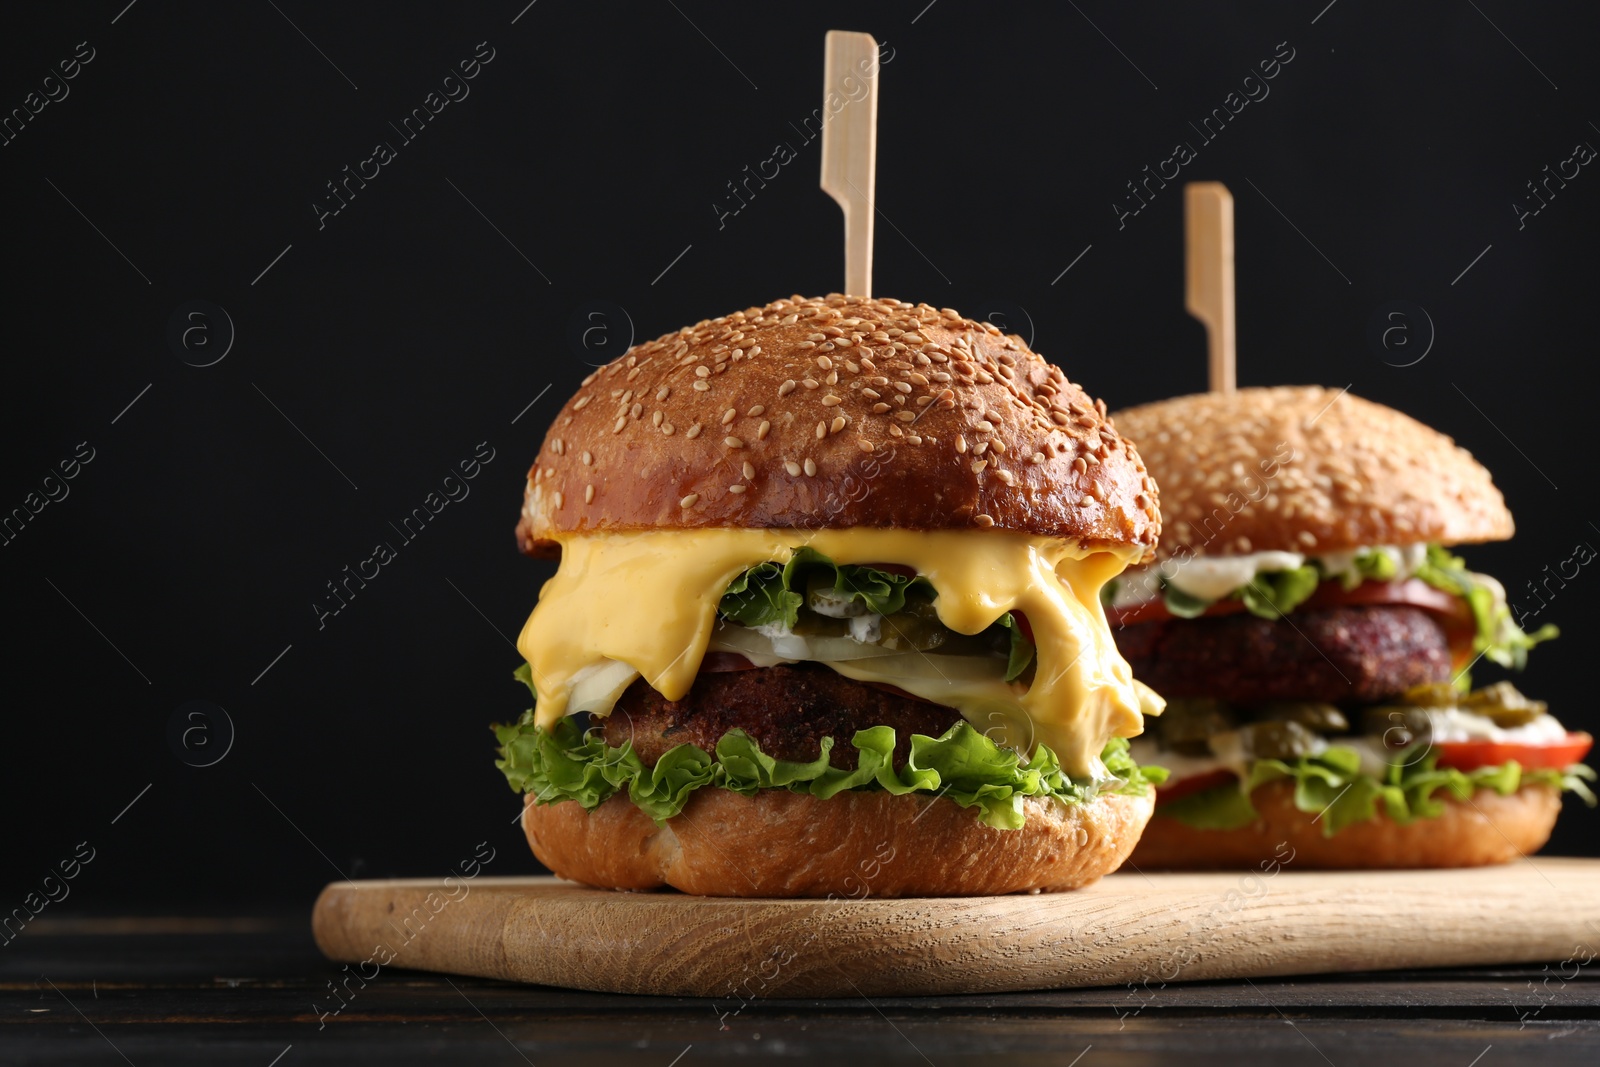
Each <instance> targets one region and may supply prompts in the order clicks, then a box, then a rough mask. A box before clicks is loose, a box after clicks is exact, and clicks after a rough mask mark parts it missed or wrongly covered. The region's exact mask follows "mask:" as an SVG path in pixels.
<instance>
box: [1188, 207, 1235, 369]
mask: <svg viewBox="0 0 1600 1067" xmlns="http://www.w3.org/2000/svg"><path fill="white" fill-rule="evenodd" d="M1183 224H1184V237H1185V243H1186V245H1187V247H1188V257H1187V259H1188V271H1187V279H1186V285H1185V287H1184V304H1185V306H1186V307H1187V308H1188V309H1189V314H1191V315H1193V316H1194V317H1195V318H1197V319H1199V320H1200V321H1201V322H1203V323H1205V326H1206V338H1207V340H1208V342H1209V349H1210V367H1211V391H1212V392H1213V393H1231V392H1233V391H1234V308H1233V194H1232V193H1230V192H1228V187H1227V186H1225V185H1223V184H1222V183H1221V182H1190V183H1189V184H1188V185H1185V186H1184V187H1183Z"/></svg>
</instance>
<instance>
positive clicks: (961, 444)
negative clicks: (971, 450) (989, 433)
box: [956, 434, 967, 456]
mask: <svg viewBox="0 0 1600 1067" xmlns="http://www.w3.org/2000/svg"><path fill="white" fill-rule="evenodd" d="M956 451H957V452H959V453H960V454H961V455H963V456H964V455H966V454H967V439H966V438H965V437H962V436H961V435H959V434H957V435H956Z"/></svg>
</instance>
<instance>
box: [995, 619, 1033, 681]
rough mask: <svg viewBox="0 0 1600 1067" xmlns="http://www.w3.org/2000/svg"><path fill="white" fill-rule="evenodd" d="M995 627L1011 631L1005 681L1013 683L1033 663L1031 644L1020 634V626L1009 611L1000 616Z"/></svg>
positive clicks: (1025, 635)
mask: <svg viewBox="0 0 1600 1067" xmlns="http://www.w3.org/2000/svg"><path fill="white" fill-rule="evenodd" d="M995 625H996V626H1004V627H1005V628H1006V629H1007V630H1010V631H1011V652H1010V654H1009V655H1008V656H1007V658H1006V681H1008V682H1014V681H1016V680H1017V679H1018V678H1021V677H1022V672H1023V671H1025V670H1027V669H1028V664H1030V663H1032V662H1033V653H1034V647H1033V642H1032V641H1030V640H1028V635H1027V634H1025V633H1023V632H1022V626H1021V625H1020V624H1019V623H1018V622H1017V620H1016V617H1015V616H1014V615H1012V614H1011V613H1010V612H1009V611H1008V612H1006V613H1005V614H1004V615H1002V616H1000V620H999V621H998V622H996V623H995Z"/></svg>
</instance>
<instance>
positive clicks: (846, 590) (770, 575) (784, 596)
mask: <svg viewBox="0 0 1600 1067" xmlns="http://www.w3.org/2000/svg"><path fill="white" fill-rule="evenodd" d="M820 569H828V570H831V571H832V572H833V574H832V586H833V589H834V590H835V592H836V593H838V594H840V595H842V596H843V597H844V599H845V600H846V601H847V602H852V603H853V602H855V601H860V602H861V603H862V604H864V605H865V606H866V608H867V610H868V611H870V612H872V613H874V614H877V615H893V614H894V613H895V612H897V611H902V610H904V609H905V606H906V594H907V593H908V592H909V591H910V590H911V589H912V588H918V589H922V590H925V591H926V592H927V593H928V595H929V596H930V597H931V596H932V595H933V587H932V586H931V585H929V584H928V580H927V579H926V578H922V577H916V578H908V577H906V576H905V575H903V574H890V573H889V572H888V571H881V570H878V569H877V568H876V567H862V566H857V565H855V564H850V563H846V564H838V563H834V562H833V560H831V559H829V558H828V557H827V556H824V555H823V554H822V553H821V552H818V551H816V550H815V549H812V548H797V549H795V552H794V555H792V556H790V557H789V562H787V563H784V564H778V563H763V564H760V565H759V566H756V567H751V568H750V569H749V570H747V571H745V572H744V573H743V574H741V575H739V576H738V577H737V578H735V579H734V580H733V581H732V582H731V583H729V585H728V588H727V591H726V592H725V593H723V595H722V602H721V604H719V605H718V610H719V611H721V612H722V614H723V615H725V616H727V617H728V618H730V619H732V620H733V621H734V622H737V623H741V624H743V625H745V626H766V625H769V624H772V623H781V624H782V625H784V626H787V627H790V628H793V627H794V625H795V623H796V622H798V621H799V613H800V608H801V607H802V606H803V605H804V604H805V599H806V598H805V592H804V590H805V587H806V579H807V578H809V577H810V575H811V574H812V573H814V572H815V571H817V570H820Z"/></svg>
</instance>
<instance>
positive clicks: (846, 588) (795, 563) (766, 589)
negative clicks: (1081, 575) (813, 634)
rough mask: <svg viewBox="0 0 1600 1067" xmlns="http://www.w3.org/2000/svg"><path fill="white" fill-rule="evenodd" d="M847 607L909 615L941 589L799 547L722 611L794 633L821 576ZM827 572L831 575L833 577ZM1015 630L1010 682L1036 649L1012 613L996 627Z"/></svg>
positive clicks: (731, 593) (747, 580) (743, 584)
mask: <svg viewBox="0 0 1600 1067" xmlns="http://www.w3.org/2000/svg"><path fill="white" fill-rule="evenodd" d="M819 571H822V572H824V574H823V577H824V580H825V581H826V583H827V584H828V585H831V587H832V589H833V590H834V592H835V594H836V595H839V596H840V597H841V598H842V599H843V600H844V601H845V602H846V603H856V602H860V603H861V604H862V605H863V606H865V607H866V609H867V611H869V612H871V613H873V614H875V615H893V614H895V613H896V612H900V611H904V610H905V606H906V597H907V595H908V594H910V593H911V592H912V591H913V590H915V591H917V592H919V593H921V594H923V595H925V596H926V597H927V598H928V599H929V600H932V599H933V598H934V597H936V596H937V595H938V593H937V591H936V590H935V589H934V588H933V586H932V585H931V584H930V583H929V582H928V580H927V579H926V578H923V577H921V576H920V575H919V576H917V577H915V578H910V577H907V576H905V575H903V574H890V573H889V572H888V571H883V570H879V569H878V568H876V567H864V566H859V565H857V564H852V563H842V564H841V563H835V562H833V560H831V559H829V558H828V557H827V556H825V555H823V554H822V553H821V552H818V551H816V550H815V549H812V548H798V549H796V550H795V552H794V555H793V556H791V557H790V558H789V562H787V563H784V564H778V563H763V564H760V565H759V566H755V567H751V568H750V569H749V570H746V571H745V572H744V573H743V574H740V575H739V576H738V577H737V578H735V579H734V580H733V581H732V582H730V583H729V585H728V588H727V591H726V592H724V593H723V595H722V601H721V602H720V603H719V604H718V606H717V610H718V611H719V612H721V613H722V615H724V616H725V617H727V618H729V619H732V620H733V621H734V622H737V623H740V624H741V625H744V626H752V627H754V626H767V625H772V624H777V625H781V626H784V627H786V628H788V629H791V630H792V629H794V626H795V624H796V623H798V622H799V621H800V609H801V608H802V607H804V606H805V602H806V597H805V592H804V590H805V589H806V586H807V583H808V582H809V581H810V580H811V579H812V578H813V577H815V576H817V574H818V572H819ZM826 572H831V579H830V576H829V575H828V574H827V573H826ZM994 625H996V626H1003V627H1005V628H1006V629H1008V630H1010V631H1011V633H1010V639H1011V643H1010V654H1009V656H1008V659H1007V662H1006V675H1005V680H1006V681H1008V682H1014V681H1016V680H1017V679H1018V678H1019V677H1021V676H1022V672H1023V671H1025V670H1027V669H1028V665H1029V664H1030V663H1032V662H1033V656H1034V646H1033V642H1032V641H1030V640H1028V638H1027V636H1026V635H1025V634H1024V633H1023V632H1022V627H1020V626H1018V625H1017V622H1016V619H1015V618H1013V617H1012V615H1011V614H1010V613H1009V612H1008V613H1006V614H1005V615H1002V616H1001V617H1000V618H999V619H997V620H996V621H995V623H994Z"/></svg>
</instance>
